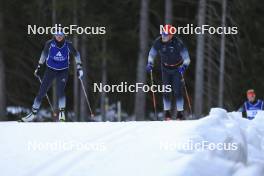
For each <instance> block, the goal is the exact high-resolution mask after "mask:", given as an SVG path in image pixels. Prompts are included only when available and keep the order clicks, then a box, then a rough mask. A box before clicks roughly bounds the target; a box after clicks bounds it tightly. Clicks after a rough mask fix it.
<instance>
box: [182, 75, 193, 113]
mask: <svg viewBox="0 0 264 176" xmlns="http://www.w3.org/2000/svg"><path fill="white" fill-rule="evenodd" d="M181 77H182V82H183V87H184V90H185V95H186V99H187V103H188V106H189V110H190V113H191V117H192V118H193V112H192V105H191V101H190V96H189V93H188V91H187V86H186V83H185V79H184V77H183V73H181Z"/></svg>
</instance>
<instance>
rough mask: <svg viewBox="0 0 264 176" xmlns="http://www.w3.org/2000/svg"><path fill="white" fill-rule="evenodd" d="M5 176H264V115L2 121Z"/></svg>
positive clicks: (0, 162) (0, 163) (0, 157)
mask: <svg viewBox="0 0 264 176" xmlns="http://www.w3.org/2000/svg"><path fill="white" fill-rule="evenodd" d="M0 142H1V143H0V174H1V175H2V176H11V175H12V176H13V175H21V176H40V175H41V176H59V175H62V176H69V175H71V176H80V175H86V176H87V175H88V176H192V175H194V176H212V175H214V176H218V175H219V176H231V175H232V176H263V175H264V113H263V112H260V113H258V115H257V117H256V118H255V119H254V120H252V121H249V120H247V119H243V118H241V114H239V113H235V112H233V113H226V111H225V110H222V109H212V110H211V112H210V114H209V115H208V116H207V117H205V118H202V119H200V120H193V121H166V122H114V123H113V122H98V123H77V122H75V123H17V122H2V123H0Z"/></svg>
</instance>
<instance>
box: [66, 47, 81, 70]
mask: <svg viewBox="0 0 264 176" xmlns="http://www.w3.org/2000/svg"><path fill="white" fill-rule="evenodd" d="M68 46H69V50H70V53H71V54H72V55H73V56H74V59H75V63H76V65H77V66H78V65H80V66H81V65H82V61H81V57H80V53H79V52H78V51H77V50H76V49H75V48H74V47H73V45H72V43H71V42H68Z"/></svg>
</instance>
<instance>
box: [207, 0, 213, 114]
mask: <svg viewBox="0 0 264 176" xmlns="http://www.w3.org/2000/svg"><path fill="white" fill-rule="evenodd" d="M208 3H209V2H208ZM211 4H212V3H210V5H211ZM212 18H213V17H212V9H210V8H209V9H208V24H209V25H213V24H212ZM212 44H213V43H212V38H211V37H210V34H207V50H208V57H207V108H208V110H210V108H211V107H212V105H213V102H212V101H213V90H212V88H213V69H212V66H213V64H212V62H213V51H212V50H213V46H212Z"/></svg>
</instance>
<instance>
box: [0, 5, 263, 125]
mask: <svg viewBox="0 0 264 176" xmlns="http://www.w3.org/2000/svg"><path fill="white" fill-rule="evenodd" d="M263 9H264V1H262V0H251V1H248V0H155V1H154V0H141V1H140V0H112V1H109V0H97V1H90V0H26V1H20V0H0V112H1V119H2V120H6V119H7V115H6V114H7V112H6V107H9V106H20V107H26V108H30V107H31V105H32V102H33V99H34V97H35V95H36V93H37V91H38V88H39V83H38V81H37V80H36V78H34V76H33V72H34V70H35V68H36V66H37V63H38V60H39V57H40V53H41V50H42V48H43V46H44V44H45V42H46V40H48V39H50V38H51V37H52V36H51V35H28V34H27V25H29V24H31V25H34V24H36V25H37V26H52V24H55V23H58V24H62V25H63V26H68V25H71V24H77V25H79V26H84V27H85V26H105V27H106V31H107V32H106V35H69V36H67V38H68V39H70V40H72V41H73V43H74V46H75V47H76V48H78V50H79V51H80V53H81V58H82V61H83V65H84V71H85V79H84V81H85V85H86V88H87V90H89V97H90V101H91V104H92V108H93V109H98V110H97V114H99V115H102V117H103V119H104V118H105V114H106V111H107V107H108V105H109V106H111V105H112V104H117V102H120V103H121V107H122V112H123V113H127V114H128V115H129V116H132V117H133V118H135V119H136V120H144V119H147V118H148V116H149V115H148V114H149V113H150V112H152V111H153V108H152V100H151V93H149V94H148V93H147V94H142V93H138V94H133V93H118V94H117V93H103V94H99V93H93V92H92V88H91V86H92V83H93V82H98V83H99V82H103V83H107V84H118V83H120V82H121V81H127V82H128V83H135V82H146V83H150V78H149V75H147V74H146V72H145V65H146V62H147V53H148V51H149V49H150V47H151V43H152V41H153V40H154V39H155V38H156V37H157V36H158V35H159V25H160V24H164V23H166V22H168V23H171V24H173V25H175V26H185V25H186V24H188V23H189V24H194V25H201V24H209V25H211V26H237V27H238V30H239V33H238V34H237V35H225V36H223V35H194V34H192V35H180V36H179V37H180V38H181V39H182V40H183V41H184V43H185V44H186V46H187V47H188V50H189V53H190V56H191V65H190V67H189V69H188V71H187V72H186V74H185V79H186V83H187V86H188V90H189V93H190V95H191V97H192V105H193V108H194V112H195V114H196V115H197V117H199V116H201V115H204V114H207V113H208V111H209V109H210V108H211V107H216V106H219V107H223V108H226V109H227V110H228V111H233V110H236V109H237V108H238V107H239V106H240V105H241V104H242V102H243V101H244V100H245V92H246V90H247V89H250V88H254V89H255V90H256V92H257V96H258V97H259V98H262V97H263V95H264V82H263V76H264V71H263V68H264V40H263V27H264V19H263V15H264V10H263ZM72 65H74V63H72ZM154 80H155V82H156V83H159V82H160V73H159V66H158V65H156V67H155V70H154ZM66 93H67V110H68V111H73V112H75V115H74V116H75V119H76V120H79V121H86V120H87V118H88V116H89V114H88V112H87V105H86V104H85V100H84V98H83V97H84V96H83V93H82V91H81V88H80V85H79V82H78V80H77V79H76V70H75V69H74V67H71V71H70V76H69V81H68V84H67V89H66ZM53 95H54V94H53V90H50V91H49V96H50V97H51V98H52V100H54V102H55V100H56V97H55V96H53ZM157 96H158V110H159V111H160V112H161V111H162V101H161V95H160V94H157ZM54 105H55V104H54ZM43 107H44V108H45V107H46V108H48V104H47V102H46V101H44V102H43ZM186 110H188V108H186ZM104 120H105V119H104Z"/></svg>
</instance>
